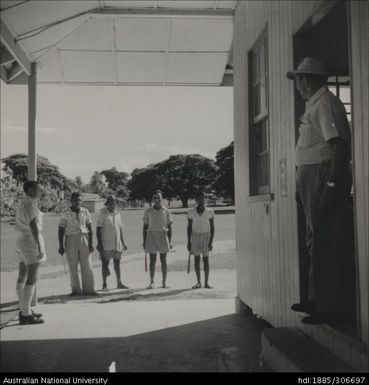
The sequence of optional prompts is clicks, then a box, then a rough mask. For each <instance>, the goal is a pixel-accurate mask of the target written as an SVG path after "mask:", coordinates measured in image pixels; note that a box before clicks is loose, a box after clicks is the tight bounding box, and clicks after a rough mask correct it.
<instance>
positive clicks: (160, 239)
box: [143, 190, 173, 289]
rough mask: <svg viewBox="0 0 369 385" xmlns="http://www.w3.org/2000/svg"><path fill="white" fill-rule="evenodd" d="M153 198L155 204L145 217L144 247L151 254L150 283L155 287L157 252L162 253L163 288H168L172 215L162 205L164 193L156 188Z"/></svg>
mask: <svg viewBox="0 0 369 385" xmlns="http://www.w3.org/2000/svg"><path fill="white" fill-rule="evenodd" d="M152 199H153V201H154V204H153V206H152V207H150V208H149V209H147V210H146V211H145V214H144V217H143V222H144V225H143V247H144V249H145V252H146V253H149V254H150V285H149V286H148V287H147V288H148V289H152V288H154V277H155V265H156V254H157V253H158V252H159V254H160V262H161V271H162V274H163V284H162V288H167V286H166V279H167V253H168V251H169V250H170V249H171V248H172V245H171V240H172V222H173V220H172V217H171V214H170V211H169V210H168V209H167V208H166V207H163V206H162V193H161V191H160V190H156V191H155V192H154V193H153V195H152Z"/></svg>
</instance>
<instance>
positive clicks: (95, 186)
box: [90, 171, 109, 197]
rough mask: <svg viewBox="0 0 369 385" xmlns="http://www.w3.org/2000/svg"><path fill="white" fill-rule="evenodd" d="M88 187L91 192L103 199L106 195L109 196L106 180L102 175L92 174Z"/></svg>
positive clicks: (96, 172)
mask: <svg viewBox="0 0 369 385" xmlns="http://www.w3.org/2000/svg"><path fill="white" fill-rule="evenodd" d="M90 185H91V190H92V192H93V193H95V194H99V195H101V196H102V197H105V196H106V195H108V194H109V191H108V184H107V183H106V178H105V176H104V175H102V174H101V173H99V172H98V171H95V172H94V174H93V175H92V177H91V181H90Z"/></svg>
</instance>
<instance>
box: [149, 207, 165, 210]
mask: <svg viewBox="0 0 369 385" xmlns="http://www.w3.org/2000/svg"><path fill="white" fill-rule="evenodd" d="M151 208H152V209H153V210H154V211H160V210H164V207H163V206H161V207H160V209H156V208H155V207H154V206H151Z"/></svg>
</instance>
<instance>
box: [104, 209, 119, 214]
mask: <svg viewBox="0 0 369 385" xmlns="http://www.w3.org/2000/svg"><path fill="white" fill-rule="evenodd" d="M104 210H105V212H106V213H107V214H114V215H115V214H118V210H117V209H115V210H114V211H113V212H111V211H110V210H109V209H108V208H107V207H104Z"/></svg>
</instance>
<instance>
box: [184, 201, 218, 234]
mask: <svg viewBox="0 0 369 385" xmlns="http://www.w3.org/2000/svg"><path fill="white" fill-rule="evenodd" d="M214 217H215V215H214V211H213V210H212V209H209V208H207V207H205V210H204V212H203V213H202V214H199V213H198V212H197V210H196V207H195V208H193V209H191V210H189V211H188V214H187V218H188V219H191V220H192V231H193V232H194V233H209V232H210V219H213V218H214Z"/></svg>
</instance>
